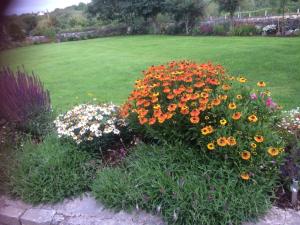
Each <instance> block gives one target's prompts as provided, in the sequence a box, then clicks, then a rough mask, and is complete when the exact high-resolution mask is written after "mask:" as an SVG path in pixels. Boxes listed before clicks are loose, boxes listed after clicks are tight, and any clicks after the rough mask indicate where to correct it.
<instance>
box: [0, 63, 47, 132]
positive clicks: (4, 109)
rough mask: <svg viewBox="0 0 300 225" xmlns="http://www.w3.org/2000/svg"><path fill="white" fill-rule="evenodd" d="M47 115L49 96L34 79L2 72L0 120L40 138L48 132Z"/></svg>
mask: <svg viewBox="0 0 300 225" xmlns="http://www.w3.org/2000/svg"><path fill="white" fill-rule="evenodd" d="M51 115H52V114H51V104H50V96H49V92H48V91H47V90H46V89H45V88H44V86H43V84H42V82H41V81H40V79H39V78H38V77H37V76H35V75H34V74H33V75H32V76H29V75H28V74H26V72H21V71H20V70H18V71H17V72H16V73H14V72H13V71H12V70H11V69H9V68H2V70H1V71H0V118H4V119H5V120H7V121H8V122H12V123H15V124H16V125H17V127H18V128H19V129H21V130H22V131H25V132H28V133H31V134H34V135H43V134H44V133H45V131H47V130H48V128H49V125H50V122H49V121H50V120H51V119H52V116H51ZM49 129H50V128H49Z"/></svg>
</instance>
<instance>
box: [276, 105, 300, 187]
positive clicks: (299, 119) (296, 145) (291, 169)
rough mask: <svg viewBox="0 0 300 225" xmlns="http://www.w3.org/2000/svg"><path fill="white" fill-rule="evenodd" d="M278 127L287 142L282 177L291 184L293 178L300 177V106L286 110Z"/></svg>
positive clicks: (297, 178)
mask: <svg viewBox="0 0 300 225" xmlns="http://www.w3.org/2000/svg"><path fill="white" fill-rule="evenodd" d="M278 127H279V129H280V131H281V132H283V135H282V136H284V137H285V140H286V142H287V151H286V152H287V156H286V157H285V159H284V164H283V166H282V167H281V171H282V177H283V179H284V181H286V182H287V183H288V184H290V183H291V182H292V180H293V179H296V180H299V179H300V108H299V107H298V108H296V109H292V110H290V111H285V112H284V114H283V118H282V120H281V121H280V123H279V124H278Z"/></svg>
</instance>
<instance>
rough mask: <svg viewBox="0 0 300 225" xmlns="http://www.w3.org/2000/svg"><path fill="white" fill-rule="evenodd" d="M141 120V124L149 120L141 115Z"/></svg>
mask: <svg viewBox="0 0 300 225" xmlns="http://www.w3.org/2000/svg"><path fill="white" fill-rule="evenodd" d="M139 121H140V124H141V125H143V124H145V123H147V122H148V119H147V118H145V117H140V118H139Z"/></svg>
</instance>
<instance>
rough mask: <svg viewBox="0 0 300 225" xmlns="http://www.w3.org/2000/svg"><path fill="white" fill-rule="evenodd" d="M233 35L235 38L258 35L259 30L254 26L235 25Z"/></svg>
mask: <svg viewBox="0 0 300 225" xmlns="http://www.w3.org/2000/svg"><path fill="white" fill-rule="evenodd" d="M233 34H234V35H236V36H253V35H257V34H259V30H258V29H257V28H256V26H255V24H237V25H235V28H234V33H233Z"/></svg>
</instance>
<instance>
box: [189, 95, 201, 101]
mask: <svg viewBox="0 0 300 225" xmlns="http://www.w3.org/2000/svg"><path fill="white" fill-rule="evenodd" d="M199 97H200V95H199V94H197V93H196V94H192V95H191V100H196V99H198V98H199Z"/></svg>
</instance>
